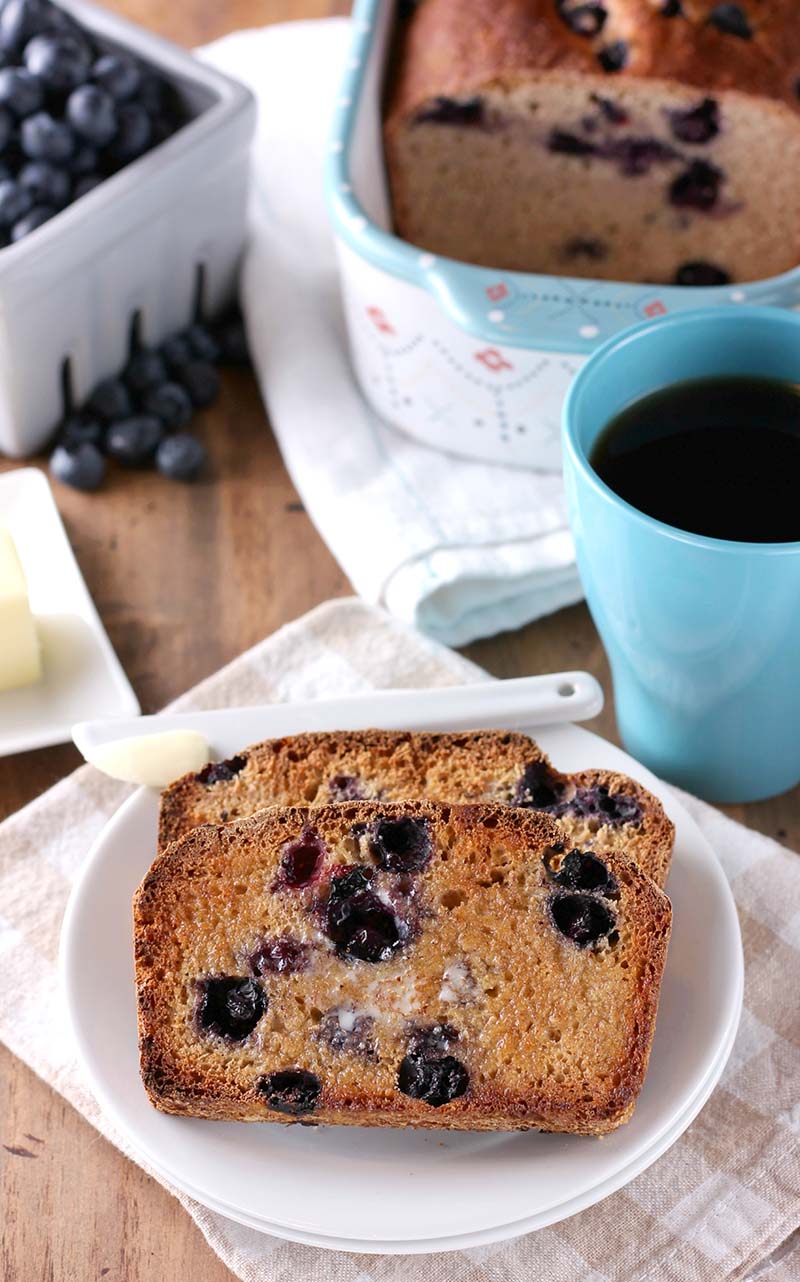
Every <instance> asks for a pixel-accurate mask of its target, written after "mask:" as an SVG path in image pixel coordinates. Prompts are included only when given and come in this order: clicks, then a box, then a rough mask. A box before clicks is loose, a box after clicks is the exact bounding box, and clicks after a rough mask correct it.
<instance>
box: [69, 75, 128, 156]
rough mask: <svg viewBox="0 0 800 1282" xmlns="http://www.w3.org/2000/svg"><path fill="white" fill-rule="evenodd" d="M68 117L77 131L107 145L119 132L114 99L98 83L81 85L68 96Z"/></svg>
mask: <svg viewBox="0 0 800 1282" xmlns="http://www.w3.org/2000/svg"><path fill="white" fill-rule="evenodd" d="M66 117H67V120H68V121H69V123H70V124H71V125H72V128H73V129H74V130H75V133H76V134H78V135H79V136H80V137H81V138H85V139H86V140H87V142H90V143H93V144H94V146H95V147H105V146H106V144H107V143H109V142H111V139H112V138H113V137H114V135H115V134H116V132H117V109H116V106H115V105H114V99H113V98H112V97H111V95H110V94H107V93H106V92H105V90H104V89H99V88H98V87H97V85H79V86H78V88H77V89H73V91H72V93H71V94H70V96H69V98H67V106H66Z"/></svg>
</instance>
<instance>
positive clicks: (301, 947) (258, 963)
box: [249, 935, 309, 975]
mask: <svg viewBox="0 0 800 1282" xmlns="http://www.w3.org/2000/svg"><path fill="white" fill-rule="evenodd" d="M249 960H250V966H251V969H252V971H253V974H254V975H266V974H267V973H271V974H274V975H294V974H295V973H296V972H297V971H300V970H305V969H306V967H307V966H308V960H309V947H308V944H304V943H303V942H302V941H301V940H299V939H295V938H294V936H293V935H281V936H280V937H279V938H277V939H265V940H264V942H263V943H261V944H259V945H258V947H257V948H256V949H254V951H253V952H252V953H251V954H250V959H249Z"/></svg>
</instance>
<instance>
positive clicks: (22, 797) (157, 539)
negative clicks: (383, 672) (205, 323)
mask: <svg viewBox="0 0 800 1282" xmlns="http://www.w3.org/2000/svg"><path fill="white" fill-rule="evenodd" d="M109 7H110V8H112V9H116V10H118V11H119V12H121V13H124V14H125V15H126V16H127V17H129V18H132V19H133V20H134V21H137V22H140V23H142V24H143V25H145V26H148V27H150V28H152V29H153V30H156V31H159V32H161V33H163V34H164V35H167V36H169V37H171V38H172V39H174V40H176V41H178V42H179V43H181V44H185V45H193V44H199V43H202V42H204V41H207V40H210V39H212V38H214V37H215V36H218V35H222V34H223V33H224V32H226V31H229V30H233V29H235V28H239V27H248V26H260V25H264V24H266V23H269V22H281V21H286V20H289V19H293V18H318V17H325V16H328V15H330V14H332V13H343V12H346V11H347V9H348V5H347V3H346V2H344V0H343V2H342V3H336V2H335V0H333V2H332V0H225V3H219V0H216V2H213V0H180V2H179V3H177V4H174V5H165V4H163V3H156V0H110V3H109ZM201 432H202V435H203V438H204V440H205V441H206V443H207V445H208V447H209V451H210V455H211V460H212V467H211V472H212V479H209V480H208V481H204V482H202V483H200V484H198V485H195V486H186V487H182V486H178V485H171V484H169V483H168V482H166V481H163V480H161V479H160V478H158V477H157V476H155V475H153V474H150V473H128V474H126V475H124V476H119V477H115V478H114V479H113V480H112V483H111V484H110V485H109V486H108V488H107V489H105V490H104V491H103V492H102V493H100V494H98V495H94V496H92V495H82V494H78V493H75V492H73V491H70V490H67V489H65V488H64V487H56V497H57V500H58V504H59V507H60V509H61V512H62V515H63V517H64V520H65V522H66V526H67V530H68V533H69V536H70V539H71V541H72V545H73V547H74V549H75V553H76V555H77V558H78V561H79V563H80V566H81V569H82V571H83V574H84V576H85V578H86V582H87V584H88V586H89V590H90V592H91V594H92V596H93V598H94V600H95V602H96V604H97V606H98V609H99V611H100V614H101V616H102V618H103V621H104V623H105V626H106V628H107V629H108V633H109V635H110V637H111V641H112V643H113V645H114V647H115V649H116V651H117V653H118V655H119V657H120V659H121V660H122V663H123V665H124V667H125V670H126V671H127V673H128V675H129V676H130V678H131V680H132V682H133V685H134V687H135V689H136V692H137V694H138V696H139V698H140V700H141V703H142V707H143V710H144V711H146V712H151V711H155V710H157V709H158V708H159V707H161V706H162V705H163V704H164V703H165V702H167V701H168V700H169V699H171V698H173V697H174V696H175V695H177V694H179V693H180V692H181V691H183V690H185V689H187V687H189V686H191V685H192V684H194V683H195V682H196V681H198V680H200V679H201V678H202V677H205V676H207V675H208V674H209V673H211V672H213V671H215V670H216V669H217V668H218V667H219V666H220V665H221V664H223V663H226V662H227V661H228V660H230V659H232V658H233V657H234V656H235V655H237V654H238V653H240V651H242V650H244V649H245V648H246V647H247V646H250V645H252V644H253V643H254V642H256V641H258V640H260V639H261V638H262V637H264V636H266V635H267V634H268V633H270V632H272V631H273V630H274V629H275V628H277V627H279V626H280V625H281V624H283V623H285V622H287V621H288V620H290V619H293V618H295V617H296V616H297V615H299V614H302V613H303V612H304V611H306V610H308V609H310V608H311V607H312V606H314V605H317V604H318V603H319V602H321V601H325V600H327V599H329V598H330V597H335V596H342V595H346V594H348V593H350V592H351V588H350V585H349V584H348V582H347V579H346V578H345V576H344V574H343V573H342V571H341V570H340V568H339V567H338V565H337V564H336V562H335V561H334V560H333V558H332V557H331V554H330V553H329V551H328V550H327V548H326V547H325V545H324V544H323V543H322V541H321V540H320V538H319V536H318V535H317V533H316V531H315V529H314V527H313V526H312V525H311V523H310V521H309V519H308V517H307V516H306V514H305V512H304V511H303V508H302V505H301V504H300V503H299V501H298V496H297V494H296V492H295V491H294V489H293V487H292V485H291V482H290V481H289V478H288V476H287V474H286V471H285V469H284V467H283V464H282V462H281V459H280V455H279V454H278V451H277V448H276V445H275V442H274V439H273V437H272V435H271V433H270V430H269V425H268V422H267V420H266V417H265V414H264V410H263V407H262V405H261V401H260V399H259V396H258V393H257V390H256V387H255V383H254V381H253V379H252V378H251V376H250V375H249V374H246V373H240V372H232V373H228V374H226V375H225V378H224V386H223V393H222V396H221V398H220V401H219V402H218V404H217V405H216V406H214V407H213V409H211V410H210V411H208V412H207V413H206V414H205V415H204V416H203V421H202V426H201ZM11 466H13V465H12V464H10V463H0V470H5V469H6V468H9V467H11ZM466 653H467V654H468V655H469V656H470V657H471V658H472V659H474V660H475V661H476V662H478V663H480V664H482V665H484V666H485V667H486V668H488V669H489V670H490V671H491V672H493V673H495V674H496V675H497V676H503V677H509V676H520V675H524V674H527V673H534V672H545V671H552V670H555V669H559V668H587V669H588V670H589V671H590V672H593V673H595V675H596V676H598V677H599V678H600V680H601V681H602V682H603V683H604V684H605V685H606V689H608V688H609V687H608V672H607V667H606V663H605V658H604V655H603V651H602V647H601V645H600V643H599V640H598V638H597V634H596V632H595V630H594V628H593V626H592V623H591V620H590V618H589V616H588V613H587V611H586V609H585V608H584V607H583V606H577V607H575V608H573V609H570V610H564V611H561V612H560V613H559V614H556V615H554V616H552V617H550V618H548V619H545V620H543V621H540V622H538V623H536V624H532V625H531V626H529V627H527V628H523V629H521V630H520V631H519V632H516V633H513V634H506V635H504V636H499V637H494V638H492V639H490V640H487V641H482V642H479V643H477V644H475V645H473V646H470V647H468V649H467V650H466ZM593 728H595V729H597V730H598V732H599V733H601V734H604V735H606V736H607V737H609V738H611V739H615V738H616V728H615V725H614V719H613V711H612V709H611V707H610V706H609V707H608V708H607V709H606V711H605V712H604V713H603V715H602V716H601V717H600V718H598V719H597V721H596V723H593ZM77 764H78V757H77V753H76V752H75V751H74V749H72V748H71V747H59V748H52V749H47V750H44V751H40V752H34V753H26V754H24V755H21V756H17V757H7V758H4V759H0V818H3V817H5V816H6V815H8V814H11V813H12V812H13V811H15V810H17V809H18V808H19V807H20V806H22V805H24V804H25V802H27V801H30V800H31V799H32V798H33V797H35V796H37V795H38V794H39V793H40V792H42V791H43V790H44V789H45V788H47V787H48V786H49V785H50V784H52V783H54V782H55V781H56V780H58V779H60V778H61V777H62V776H63V775H64V774H66V773H68V772H69V771H70V770H72V769H73V767H74V766H76V765H77ZM799 803H800V791H798V790H795V791H794V792H793V793H790V794H787V795H786V796H784V797H779V798H777V799H775V800H773V801H770V802H764V803H762V804H759V805H753V806H748V807H730V808H729V812H730V813H731V814H733V815H734V816H735V817H736V818H738V819H740V820H742V821H743V822H745V823H747V824H750V825H751V826H752V827H754V828H757V829H759V830H761V831H762V832H767V833H769V834H771V835H773V836H776V837H778V838H779V839H780V840H782V841H785V842H787V843H788V844H789V845H791V846H794V847H795V848H797V847H798V846H800V804H799ZM0 1145H2V1147H1V1148H0V1187H1V1189H2V1192H1V1193H0V1224H2V1273H1V1276H2V1278H3V1279H4V1282H51V1280H53V1279H55V1282H84V1280H88V1279H95V1278H106V1279H108V1282H163V1280H164V1279H165V1278H169V1279H172V1278H174V1279H178V1282H183V1280H184V1279H192V1280H193V1282H226V1280H227V1279H230V1277H231V1276H232V1275H231V1274H230V1273H229V1272H228V1270H227V1269H226V1268H224V1267H223V1266H222V1265H221V1264H220V1263H219V1261H218V1260H217V1258H216V1257H215V1256H214V1255H213V1253H212V1252H211V1251H210V1250H209V1248H208V1247H207V1246H206V1244H205V1242H204V1241H203V1239H202V1237H201V1235H200V1233H199V1231H198V1230H197V1229H196V1228H195V1226H194V1224H193V1223H192V1221H191V1220H190V1219H189V1217H188V1216H187V1215H185V1214H184V1212H183V1211H182V1210H181V1208H180V1207H179V1205H178V1203H177V1202H175V1201H174V1200H173V1198H171V1197H170V1196H169V1195H168V1194H167V1193H165V1192H164V1190H163V1189H162V1188H161V1187H160V1186H159V1185H158V1184H156V1183H154V1182H153V1181H151V1180H150V1179H148V1178H147V1177H146V1176H145V1175H144V1174H143V1173H142V1172H141V1171H140V1170H139V1169H138V1168H137V1167H135V1166H134V1165H133V1164H132V1163H130V1162H128V1161H127V1160H126V1159H125V1158H124V1157H122V1156H121V1155H120V1154H119V1153H118V1152H117V1151H116V1150H115V1149H113V1148H112V1147H111V1146H110V1145H109V1144H107V1143H106V1142H105V1141H104V1140H103V1139H101V1138H99V1137H98V1135H97V1134H96V1132H95V1131H94V1130H93V1129H92V1128H91V1127H90V1126H89V1125H88V1124H87V1123H86V1122H84V1121H83V1120H82V1119H81V1118H80V1117H79V1116H78V1115H77V1114H76V1113H75V1112H74V1111H73V1110H72V1109H71V1108H70V1107H69V1106H68V1105H66V1104H65V1103H64V1102H63V1101H62V1100H61V1098H60V1097H59V1096H58V1095H57V1094H55V1093H54V1092H53V1091H52V1090H50V1088H49V1087H47V1086H45V1085H44V1084H43V1083H42V1082H40V1081H39V1080H38V1079H37V1078H35V1077H34V1076H33V1074H32V1073H31V1072H29V1070H28V1069H26V1068H24V1067H23V1066H22V1064H20V1063H19V1061H17V1060H15V1059H14V1058H13V1057H12V1056H11V1055H10V1054H9V1053H8V1051H6V1050H5V1049H4V1048H2V1047H0Z"/></svg>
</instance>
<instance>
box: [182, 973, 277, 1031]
mask: <svg viewBox="0 0 800 1282" xmlns="http://www.w3.org/2000/svg"><path fill="white" fill-rule="evenodd" d="M197 994H198V1000H197V1013H196V1018H197V1024H198V1026H199V1028H200V1029H201V1030H202V1031H203V1032H205V1033H215V1034H216V1035H217V1036H218V1037H224V1038H226V1039H227V1040H228V1041H231V1042H243V1041H244V1039H245V1038H246V1037H249V1036H250V1034H251V1033H252V1031H253V1029H254V1028H255V1026H256V1024H257V1023H258V1021H259V1020H260V1019H261V1016H262V1015H263V1014H264V1012H265V1010H266V1009H267V998H266V996H265V994H264V993H263V991H262V989H261V985H260V984H258V983H257V982H256V980H254V979H241V978H238V977H235V978H229V977H227V976H221V977H213V978H210V979H200V980H198V981H197Z"/></svg>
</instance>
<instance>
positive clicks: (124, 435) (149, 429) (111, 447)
mask: <svg viewBox="0 0 800 1282" xmlns="http://www.w3.org/2000/svg"><path fill="white" fill-rule="evenodd" d="M163 433H164V429H163V427H162V426H161V424H160V423H159V421H158V419H157V418H153V417H152V415H149V414H137V415H135V416H134V417H133V418H125V419H122V420H121V421H120V422H119V423H112V424H111V426H110V427H109V429H108V432H107V433H106V453H107V454H109V455H110V456H111V458H113V459H116V460H117V462H118V463H122V465H123V466H124V467H147V465H148V464H149V463H150V462H152V459H153V456H154V454H155V452H156V446H157V445H158V443H159V441H160V440H161V437H162V436H163Z"/></svg>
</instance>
